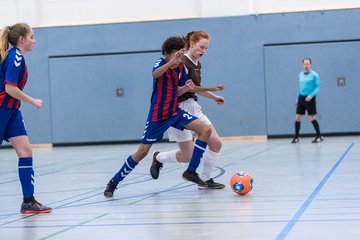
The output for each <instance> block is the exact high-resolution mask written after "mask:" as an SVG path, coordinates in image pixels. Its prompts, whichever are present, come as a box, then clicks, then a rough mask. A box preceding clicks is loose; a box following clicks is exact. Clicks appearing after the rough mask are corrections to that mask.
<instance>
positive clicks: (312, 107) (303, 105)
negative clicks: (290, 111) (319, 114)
mask: <svg viewBox="0 0 360 240" xmlns="http://www.w3.org/2000/svg"><path fill="white" fill-rule="evenodd" d="M306 97H307V96H301V95H300V97H299V99H298V104H297V108H296V114H299V115H304V114H305V110H306V111H307V113H308V115H316V101H315V99H316V97H313V98H312V99H311V100H310V102H306V101H305V98H306Z"/></svg>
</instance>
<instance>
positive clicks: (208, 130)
mask: <svg viewBox="0 0 360 240" xmlns="http://www.w3.org/2000/svg"><path fill="white" fill-rule="evenodd" d="M211 131H212V129H211V127H209V126H206V127H205V128H204V130H203V134H202V135H203V136H204V137H205V138H206V139H209V138H210V135H211Z"/></svg>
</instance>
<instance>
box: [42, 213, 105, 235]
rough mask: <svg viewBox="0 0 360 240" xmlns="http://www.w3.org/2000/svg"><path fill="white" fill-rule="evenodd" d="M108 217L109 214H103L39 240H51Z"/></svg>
mask: <svg viewBox="0 0 360 240" xmlns="http://www.w3.org/2000/svg"><path fill="white" fill-rule="evenodd" d="M106 215H108V214H107V213H104V214H101V215H99V216H96V217H94V218H91V219H89V220H86V221H84V222H81V223H79V224H76V225H72V226H69V227H67V228H65V229H63V230H61V231H58V232H55V233H53V234H50V235H48V236H46V237H43V238H40V239H39V240H45V239H50V238H52V237H54V236H57V235H59V234H62V233H64V232H67V231H70V230H71V229H74V228H76V227H80V226H82V225H84V224H86V223H89V222H92V221H94V220H96V219H99V218H102V217H103V216H106Z"/></svg>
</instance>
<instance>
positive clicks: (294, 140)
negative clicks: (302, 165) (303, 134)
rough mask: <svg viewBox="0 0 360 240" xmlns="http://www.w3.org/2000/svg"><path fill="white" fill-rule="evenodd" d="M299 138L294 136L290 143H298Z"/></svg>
mask: <svg viewBox="0 0 360 240" xmlns="http://www.w3.org/2000/svg"><path fill="white" fill-rule="evenodd" d="M299 141H300V139H299V138H298V137H294V138H293V140H292V141H291V143H298V142H299Z"/></svg>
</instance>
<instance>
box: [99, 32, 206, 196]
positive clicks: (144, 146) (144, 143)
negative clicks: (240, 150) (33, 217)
mask: <svg viewBox="0 0 360 240" xmlns="http://www.w3.org/2000/svg"><path fill="white" fill-rule="evenodd" d="M185 44H186V43H185V40H184V38H183V37H170V38H168V39H167V40H166V41H165V42H164V43H163V45H162V54H163V55H164V58H160V59H159V60H158V61H156V63H155V64H154V66H153V72H152V76H153V91H152V95H151V105H150V110H149V114H148V118H147V122H146V126H145V131H144V134H143V136H142V138H141V143H140V145H139V147H138V149H137V151H136V152H135V153H134V154H132V155H130V156H129V157H128V158H127V160H126V161H125V162H124V164H123V165H122V167H121V168H120V170H119V171H118V172H117V173H116V174H115V175H114V177H113V178H112V179H111V180H110V181H109V183H108V184H107V187H106V189H105V191H104V196H105V197H108V198H110V197H112V196H113V194H114V191H115V189H116V187H117V185H118V184H119V182H121V181H122V180H123V179H124V178H125V177H126V176H127V175H128V174H129V173H130V172H131V171H132V170H133V169H134V168H135V167H136V165H137V164H138V163H139V162H140V161H141V160H142V159H143V158H145V157H146V155H147V154H148V152H149V150H150V148H151V146H152V144H154V143H156V142H158V141H160V140H161V139H162V137H163V134H164V133H165V131H166V130H167V129H168V128H169V127H171V126H172V127H175V128H177V129H180V130H183V129H185V128H186V129H189V130H192V131H194V132H196V133H197V134H198V135H199V137H198V139H197V140H196V142H195V147H194V151H193V153H192V157H191V160H190V163H189V166H188V169H187V170H186V171H185V172H184V173H183V178H184V179H185V180H188V181H191V182H194V183H196V184H198V185H199V186H205V185H206V183H205V182H203V181H202V180H201V179H200V177H199V176H198V174H197V173H196V169H197V168H198V166H199V164H200V159H201V157H202V155H203V153H204V150H205V149H206V146H207V141H208V139H209V136H210V135H211V128H210V127H209V126H207V125H206V124H204V123H203V122H202V121H201V120H199V119H197V118H196V117H194V116H192V115H191V114H189V113H187V112H186V111H184V110H182V109H180V108H179V102H178V95H181V94H183V93H184V92H186V91H189V90H192V89H193V88H194V84H193V82H192V81H191V80H188V78H187V75H186V72H185V66H184V64H183V63H182V61H183V55H184V48H185Z"/></svg>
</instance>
